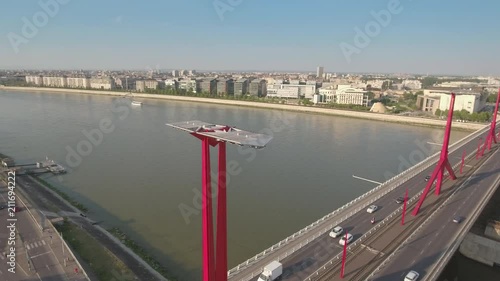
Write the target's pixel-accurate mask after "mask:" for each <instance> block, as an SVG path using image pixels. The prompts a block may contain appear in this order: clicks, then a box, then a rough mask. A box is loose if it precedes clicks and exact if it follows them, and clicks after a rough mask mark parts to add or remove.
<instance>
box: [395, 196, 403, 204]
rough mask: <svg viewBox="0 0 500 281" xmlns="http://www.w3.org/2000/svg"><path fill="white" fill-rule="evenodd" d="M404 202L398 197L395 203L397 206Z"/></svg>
mask: <svg viewBox="0 0 500 281" xmlns="http://www.w3.org/2000/svg"><path fill="white" fill-rule="evenodd" d="M404 202H405V199H404V197H398V198H397V199H396V203H398V204H403V203H404Z"/></svg>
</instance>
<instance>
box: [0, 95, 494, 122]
mask: <svg viewBox="0 0 500 281" xmlns="http://www.w3.org/2000/svg"><path fill="white" fill-rule="evenodd" d="M2 89H3V90H14V91H30V92H33V91H44V92H56V93H80V94H82V93H83V94H93V95H108V96H109V95H111V96H124V95H126V94H127V93H125V92H114V91H95V90H78V89H59V88H37V87H0V90H2ZM133 95H134V98H147V99H164V100H175V101H188V102H199V103H212V104H223V105H232V106H249V107H256V108H264V109H275V110H288V111H296V112H304V113H314V114H325V115H336V116H344V117H349V118H360V119H369V120H374V121H383V122H393V123H402V124H415V125H421V126H430V127H445V126H446V121H445V120H437V119H427V118H420V117H408V116H397V115H390V114H381V113H372V112H359V111H350V110H339V109H329V108H318V107H314V106H297V105H286V104H273V103H264V102H250V101H236V100H225V99H215V98H213V99H212V98H198V97H186V96H172V95H154V94H140V93H133ZM484 126H486V124H480V123H458V122H455V123H454V124H453V127H454V128H455V129H460V130H467V131H476V130H478V129H482V128H484Z"/></svg>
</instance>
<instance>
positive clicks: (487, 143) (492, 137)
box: [480, 89, 500, 156]
mask: <svg viewBox="0 0 500 281" xmlns="http://www.w3.org/2000/svg"><path fill="white" fill-rule="evenodd" d="M499 102H500V89H498V95H497V103H496V105H495V111H493V118H492V119H491V127H490V132H489V133H488V136H487V137H486V140H485V142H484V146H483V149H482V150H481V155H480V156H483V155H484V151H485V150H486V146H488V150H491V145H492V143H493V142H495V143H497V138H496V135H495V130H496V128H495V127H496V124H497V113H498V104H499Z"/></svg>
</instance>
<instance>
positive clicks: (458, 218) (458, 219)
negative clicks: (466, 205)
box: [453, 216, 464, 223]
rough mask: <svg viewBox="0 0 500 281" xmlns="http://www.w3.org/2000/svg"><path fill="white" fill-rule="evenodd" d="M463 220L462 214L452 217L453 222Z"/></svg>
mask: <svg viewBox="0 0 500 281" xmlns="http://www.w3.org/2000/svg"><path fill="white" fill-rule="evenodd" d="M463 220H464V217H462V216H456V217H454V218H453V222H454V223H461V222H462V221H463Z"/></svg>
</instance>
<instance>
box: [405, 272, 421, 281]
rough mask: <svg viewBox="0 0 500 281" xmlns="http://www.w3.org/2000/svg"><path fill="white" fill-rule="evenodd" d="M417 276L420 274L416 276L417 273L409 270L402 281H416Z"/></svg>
mask: <svg viewBox="0 0 500 281" xmlns="http://www.w3.org/2000/svg"><path fill="white" fill-rule="evenodd" d="M419 276H420V274H418V272H416V271H414V270H410V272H408V274H406V276H405V280H404V281H417V280H418V277H419Z"/></svg>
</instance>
